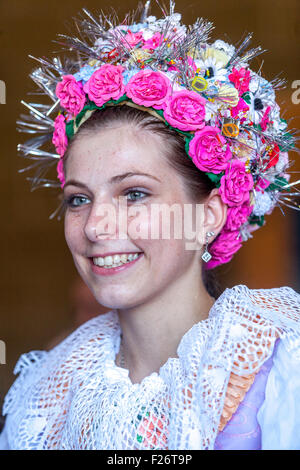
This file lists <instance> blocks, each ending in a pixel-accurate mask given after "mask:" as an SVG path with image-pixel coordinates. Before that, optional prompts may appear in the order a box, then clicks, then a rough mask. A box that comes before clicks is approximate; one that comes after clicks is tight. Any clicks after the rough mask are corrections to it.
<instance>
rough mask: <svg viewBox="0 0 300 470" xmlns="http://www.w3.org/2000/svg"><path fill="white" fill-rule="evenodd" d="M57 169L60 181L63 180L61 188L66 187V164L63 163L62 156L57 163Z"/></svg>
mask: <svg viewBox="0 0 300 470" xmlns="http://www.w3.org/2000/svg"><path fill="white" fill-rule="evenodd" d="M56 171H57V178H58V179H59V181H60V182H61V186H60V187H61V188H63V187H64V185H65V182H66V180H65V175H64V164H63V157H61V158H60V159H59V161H58V164H57V167H56Z"/></svg>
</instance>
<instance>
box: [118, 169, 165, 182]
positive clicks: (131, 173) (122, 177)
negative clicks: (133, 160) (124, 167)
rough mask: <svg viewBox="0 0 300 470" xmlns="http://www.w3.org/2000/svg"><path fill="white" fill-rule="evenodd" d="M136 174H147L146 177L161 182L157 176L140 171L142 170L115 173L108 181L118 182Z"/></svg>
mask: <svg viewBox="0 0 300 470" xmlns="http://www.w3.org/2000/svg"><path fill="white" fill-rule="evenodd" d="M136 175H139V176H148V178H152V179H155V180H156V181H159V182H160V183H161V180H160V179H159V178H157V177H156V176H153V175H149V174H148V173H142V172H139V171H136V172H131V171H129V172H127V173H123V174H122V175H116V176H113V177H112V178H111V179H110V180H109V182H110V183H119V182H120V181H123V180H124V179H125V178H130V177H131V176H136Z"/></svg>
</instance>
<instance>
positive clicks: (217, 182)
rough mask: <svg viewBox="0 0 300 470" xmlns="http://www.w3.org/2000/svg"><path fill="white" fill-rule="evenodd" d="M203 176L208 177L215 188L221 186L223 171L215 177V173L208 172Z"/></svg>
mask: <svg viewBox="0 0 300 470" xmlns="http://www.w3.org/2000/svg"><path fill="white" fill-rule="evenodd" d="M205 174H206V175H207V176H208V177H209V179H210V180H211V181H212V182H213V183H215V185H216V187H217V188H219V187H220V186H221V178H222V176H223V175H224V171H222V172H221V173H218V174H217V175H216V174H215V173H209V172H205Z"/></svg>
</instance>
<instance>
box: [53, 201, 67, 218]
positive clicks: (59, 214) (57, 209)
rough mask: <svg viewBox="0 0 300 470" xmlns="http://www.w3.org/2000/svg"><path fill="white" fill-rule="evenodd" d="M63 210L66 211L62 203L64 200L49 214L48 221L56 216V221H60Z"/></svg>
mask: <svg viewBox="0 0 300 470" xmlns="http://www.w3.org/2000/svg"><path fill="white" fill-rule="evenodd" d="M65 209H66V208H65V203H64V200H62V201H61V202H60V203H59V205H58V207H57V208H56V209H55V211H54V212H52V214H50V216H49V219H50V220H52V219H54V217H56V215H57V220H61V216H62V215H63V214H64V212H65Z"/></svg>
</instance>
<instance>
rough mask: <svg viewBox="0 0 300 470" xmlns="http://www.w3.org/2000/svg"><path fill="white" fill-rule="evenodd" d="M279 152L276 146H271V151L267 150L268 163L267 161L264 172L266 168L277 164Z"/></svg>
mask: <svg viewBox="0 0 300 470" xmlns="http://www.w3.org/2000/svg"><path fill="white" fill-rule="evenodd" d="M279 152H280V149H279V147H278V145H277V144H273V147H272V148H271V150H269V152H268V154H267V155H268V157H269V161H268V165H267V166H266V170H267V169H268V168H271V167H272V166H275V165H276V163H278V160H279Z"/></svg>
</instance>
